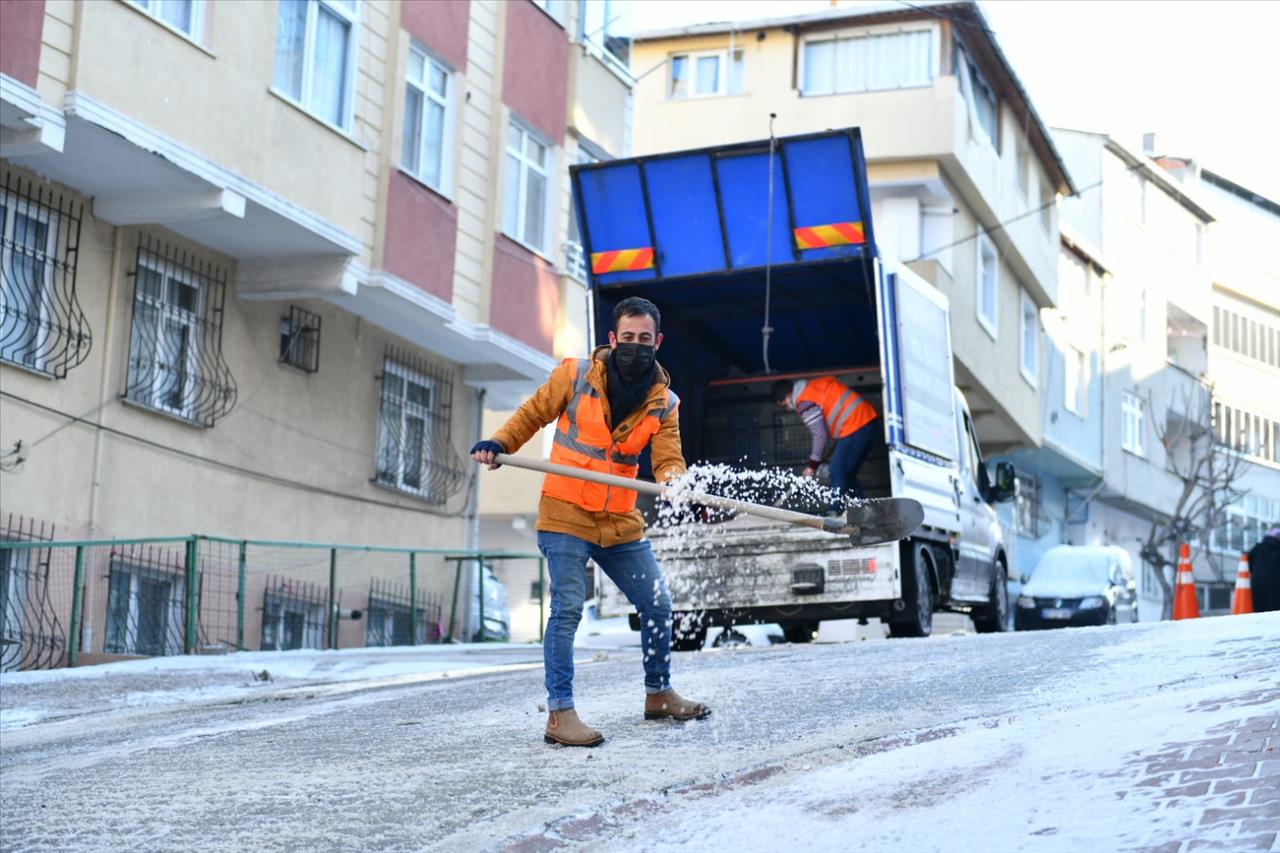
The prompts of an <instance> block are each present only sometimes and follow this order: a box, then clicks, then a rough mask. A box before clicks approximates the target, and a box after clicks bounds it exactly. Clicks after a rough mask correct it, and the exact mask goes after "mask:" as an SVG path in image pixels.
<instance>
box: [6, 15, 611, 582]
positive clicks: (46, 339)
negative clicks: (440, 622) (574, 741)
mask: <svg viewBox="0 0 1280 853" xmlns="http://www.w3.org/2000/svg"><path fill="white" fill-rule="evenodd" d="M607 6H608V4H607V3H605V2H604V0H600V2H597V3H593V2H587V3H570V2H566V0H511V2H496V0H444V1H443V2H426V1H425V0H404V2H399V0H278V2H276V1H275V0H262V2H231V0H17V2H4V3H0V126H2V135H0V230H2V235H0V236H2V238H3V261H2V263H0V267H2V270H3V302H2V303H0V385H2V386H3V387H2V388H0V453H3V457H2V458H0V461H2V462H3V473H2V474H0V478H2V480H0V487H2V489H3V498H2V500H3V510H2V511H0V514H2V516H3V518H4V519H6V524H7V525H8V529H7V531H5V535H7V536H10V537H28V536H31V535H33V531H34V532H35V533H34V535H45V536H47V535H48V533H49V531H50V530H53V531H56V535H57V536H58V537H59V538H68V537H75V538H80V537H106V536H110V537H127V536H156V535H165V534H188V533H191V532H198V533H202V534H213V535H228V536H234V537H253V538H263V539H294V540H306V539H310V540H322V541H330V542H333V541H337V542H358V543H377V544H382V545H413V546H433V545H434V546H440V547H463V546H466V545H469V546H474V545H476V544H477V542H476V538H475V537H476V525H475V523H474V522H475V518H476V512H477V510H476V491H477V483H476V480H475V479H474V468H473V466H471V465H470V464H469V462H468V460H467V459H466V450H467V448H468V447H469V445H470V444H471V443H472V442H473V441H474V440H475V438H476V436H478V435H479V434H480V431H481V422H482V417H483V409H484V408H486V407H490V408H492V407H506V408H509V407H511V406H513V405H515V404H516V403H518V402H519V400H520V399H521V398H522V396H523V395H524V394H526V393H528V391H529V390H531V389H532V388H533V387H536V385H537V383H538V382H540V381H541V380H542V379H543V378H544V377H545V375H546V373H547V372H548V371H549V370H550V368H551V367H552V366H553V365H554V363H555V362H554V359H553V354H554V353H555V352H557V350H558V349H562V348H564V347H572V346H577V344H566V343H564V340H565V336H566V335H568V336H569V339H573V336H574V335H577V336H579V337H580V336H581V334H582V332H581V321H580V319H579V317H578V315H579V314H581V313H584V309H583V308H582V307H581V306H582V285H581V283H580V278H581V276H580V274H579V275H578V276H577V277H576V278H575V277H574V276H572V275H566V274H565V273H564V270H565V269H566V265H568V266H570V267H571V266H572V264H573V263H575V261H574V259H573V257H572V255H568V256H567V255H566V250H565V244H566V242H567V241H568V238H569V230H568V229H569V216H568V209H569V191H568V180H567V169H568V166H569V165H570V164H571V163H573V162H575V161H576V160H577V159H579V158H582V157H585V156H603V155H604V152H607V151H616V150H620V149H621V148H622V147H623V145H624V143H623V141H622V140H624V139H625V127H626V122H627V120H628V119H627V99H626V94H627V91H628V87H627V85H626V82H625V81H626V78H625V75H624V74H623V73H621V72H619V71H617V69H614V70H610V68H612V65H609V66H608V67H606V64H605V63H606V62H607V61H608V60H606V59H602V58H601V57H602V56H603V54H604V50H603V47H602V45H604V44H605V42H604V41H600V44H599V45H594V44H587V43H586V42H585V41H584V40H583V39H582V38H580V37H579V34H580V33H581V28H582V27H583V26H587V25H589V23H590V20H591V19H592V16H594V17H595V18H600V17H602V16H603V14H604V13H605V12H606V11H607V8H606V7H607ZM594 30H599V33H595V35H596V36H597V37H598V38H599V39H604V38H606V36H607V33H608V32H609V30H608V28H607V27H605V26H604V25H603V24H601V25H600V26H595V27H594V29H593V32H594ZM619 49H621V48H619ZM123 57H128V61H124V60H123V59H122V58H123ZM588 60H589V61H588ZM592 63H595V65H598V66H600V67H599V69H596V67H595V65H592ZM614 64H616V63H614ZM571 127H572V128H573V131H574V132H573V133H571V132H570V128H571ZM593 145H599V146H601V149H600V150H597V149H595V148H593V147H592V146H593ZM575 288H576V290H574V289H575ZM566 290H568V291H569V292H568V294H566ZM575 294H576V295H575ZM575 300H576V302H575ZM575 304H576V306H577V307H576V308H575V307H574V306H575ZM39 531H43V533H42V534H41V533H39ZM7 588H8V586H6V589H7Z"/></svg>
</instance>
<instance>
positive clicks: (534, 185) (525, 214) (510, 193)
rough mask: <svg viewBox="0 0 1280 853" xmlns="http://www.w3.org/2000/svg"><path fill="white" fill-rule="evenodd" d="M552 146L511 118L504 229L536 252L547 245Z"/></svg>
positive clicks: (503, 218)
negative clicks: (548, 186) (548, 184)
mask: <svg viewBox="0 0 1280 853" xmlns="http://www.w3.org/2000/svg"><path fill="white" fill-rule="evenodd" d="M550 159H551V149H550V147H549V146H548V145H547V144H546V143H544V142H542V141H541V140H539V139H538V138H537V137H535V136H534V135H533V134H532V133H531V132H529V131H528V130H526V129H525V128H523V127H521V126H520V125H518V124H516V123H515V122H512V123H511V124H510V125H509V126H508V127H507V175H506V190H505V193H504V195H503V200H504V210H503V217H502V230H503V231H505V232H506V234H507V236H508V237H511V238H513V239H515V240H518V241H519V242H521V243H523V244H524V245H526V246H528V247H529V248H530V249H533V250H534V251H536V252H545V251H546V246H547V208H548V206H549V201H550V198H549V195H550V194H549V193H548V191H547V180H548V178H547V176H548V173H549V172H550V165H551V164H550V162H549V161H550Z"/></svg>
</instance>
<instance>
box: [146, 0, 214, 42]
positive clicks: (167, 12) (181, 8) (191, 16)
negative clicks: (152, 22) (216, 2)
mask: <svg viewBox="0 0 1280 853" xmlns="http://www.w3.org/2000/svg"><path fill="white" fill-rule="evenodd" d="M129 2H130V3H132V4H133V5H135V6H137V7H138V8H139V9H141V10H143V11H144V12H146V13H147V14H149V15H150V16H151V17H153V18H155V19H156V20H158V21H163V22H164V23H166V24H168V25H169V26H171V27H173V28H174V29H175V30H177V31H178V32H180V33H183V34H185V35H187V36H190V37H191V38H193V39H195V40H196V41H200V39H201V36H202V35H203V33H204V0H129Z"/></svg>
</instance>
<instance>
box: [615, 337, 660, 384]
mask: <svg viewBox="0 0 1280 853" xmlns="http://www.w3.org/2000/svg"><path fill="white" fill-rule="evenodd" d="M655 351H656V349H655V347H653V346H652V345H651V344H618V346H617V347H615V348H614V350H613V360H614V363H615V364H617V365H618V372H619V373H621V374H622V375H623V376H625V377H626V378H627V379H638V378H639V377H641V376H644V375H645V374H646V373H648V372H649V369H650V368H651V367H653V359H654V353H655Z"/></svg>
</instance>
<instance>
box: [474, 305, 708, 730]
mask: <svg viewBox="0 0 1280 853" xmlns="http://www.w3.org/2000/svg"><path fill="white" fill-rule="evenodd" d="M661 345H662V315H661V314H660V313H659V311H658V306H656V305H654V304H653V303H652V302H650V301H649V300H647V299H641V298H639V297H634V296H633V297H629V298H627V299H624V300H622V301H621V302H619V303H618V305H617V307H616V308H614V310H613V331H611V332H609V345H608V346H602V347H597V348H596V350H595V351H594V352H592V353H591V358H590V359H574V358H567V359H565V360H564V361H563V362H562V363H561V364H560V366H559V367H557V368H556V369H555V370H553V371H552V372H551V377H550V378H549V379H548V380H547V382H546V383H545V384H544V385H543V386H542V387H541V388H539V389H538V390H537V391H536V392H534V394H533V396H532V397H530V398H529V399H528V400H527V401H525V403H524V404H523V405H522V406H521V407H520V408H519V409H517V410H516V412H515V414H513V415H512V416H511V418H510V419H509V420H508V421H507V422H506V424H505V425H504V426H503V427H502V429H500V430H498V431H497V432H496V433H494V434H493V437H492V438H491V439H489V440H487V441H481V442H479V443H477V444H476V446H475V447H473V448H471V457H472V458H473V459H475V460H476V461H477V462H480V463H483V464H486V465H488V466H489V467H490V468H497V467H498V465H497V464H495V463H496V459H495V457H494V454H496V453H515V452H516V451H517V450H519V449H520V447H522V446H523V445H524V443H525V442H527V441H528V440H529V439H530V438H532V437H533V436H535V435H537V433H538V431H539V430H541V429H542V428H543V427H544V426H546V425H547V424H549V423H551V422H552V421H557V425H556V433H555V440H554V442H553V444H552V448H551V461H552V462H556V463H559V464H561V465H569V466H572V467H575V468H585V469H588V470H591V471H600V472H603V473H609V474H614V475H618V476H625V477H632V478H634V477H635V476H636V475H637V474H638V473H639V463H640V454H641V453H642V452H643V451H644V449H645V448H646V447H648V448H650V449H651V450H652V461H653V474H654V479H655V480H656V481H658V482H663V481H665V480H668V479H671V478H673V477H678V476H680V475H681V474H683V473H684V472H685V465H684V456H683V455H682V454H681V449H680V420H679V415H678V412H677V408H678V406H679V405H680V401H679V399H678V398H677V397H676V395H675V394H674V393H673V392H672V391H671V388H670V384H671V377H670V376H669V375H668V374H667V371H665V370H663V369H662V366H661V365H659V364H658V363H657V361H656V360H655V354H656V353H657V350H658V347H659V346H661ZM537 529H538V550H539V551H541V552H542V555H543V556H544V557H546V558H547V569H548V573H549V574H550V576H551V617H550V618H549V619H548V620H547V629H546V632H545V639H544V640H543V643H542V652H543V662H544V665H545V671H546V687H547V709H548V711H549V714H548V719H547V727H546V732H545V734H544V739H545V740H546V741H547V743H560V744H564V745H565V746H596V745H598V744H600V743H602V742H603V741H604V736H603V735H602V734H601V733H600V732H598V731H596V730H595V729H593V728H591V727H590V726H588V725H586V724H585V723H583V722H582V721H581V720H580V719H578V714H577V712H576V711H575V710H574V702H573V638H574V634H575V633H576V632H577V629H578V622H579V621H580V620H581V619H582V607H583V604H584V603H585V599H586V571H587V560H589V559H590V560H594V561H595V563H596V565H598V566H600V568H602V569H604V572H605V574H607V575H608V576H609V577H610V578H611V579H612V580H613V582H614V583H615V584H617V586H618V588H619V589H621V590H622V591H623V593H625V594H626V596H627V598H628V599H629V600H630V601H631V603H632V604H633V605H634V606H635V608H636V610H637V612H638V613H639V615H640V643H641V645H642V646H643V649H644V688H645V694H646V695H645V702H644V718H645V719H646V720H658V719H674V720H694V719H702V718H704V717H706V716H707V715H709V714H710V713H711V709H710V708H708V707H707V706H706V705H704V704H702V703H701V702H691V701H689V700H687V699H683V698H681V697H680V695H679V694H677V693H676V692H675V691H674V690H672V689H671V624H672V620H671V597H670V595H669V594H668V593H667V583H666V580H665V579H664V578H663V576H662V570H661V568H660V567H659V566H658V562H657V560H655V559H654V556H653V551H652V550H651V549H650V547H649V542H648V540H646V539H645V538H644V518H643V517H642V516H641V515H640V512H639V510H637V509H636V493H635V492H633V491H630V490H627V489H617V488H609V487H606V486H602V485H599V484H596V483H589V482H586V481H583V480H578V479H574V478H570V477H564V476H560V475H556V474H548V475H546V478H545V479H544V480H543V484H542V498H541V501H540V503H539V507H538V523H537Z"/></svg>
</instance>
